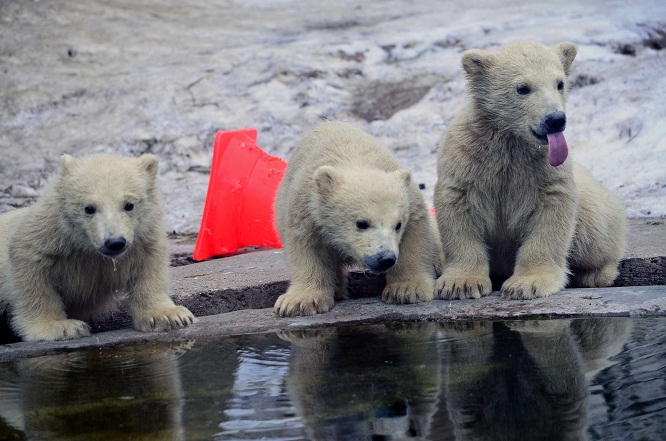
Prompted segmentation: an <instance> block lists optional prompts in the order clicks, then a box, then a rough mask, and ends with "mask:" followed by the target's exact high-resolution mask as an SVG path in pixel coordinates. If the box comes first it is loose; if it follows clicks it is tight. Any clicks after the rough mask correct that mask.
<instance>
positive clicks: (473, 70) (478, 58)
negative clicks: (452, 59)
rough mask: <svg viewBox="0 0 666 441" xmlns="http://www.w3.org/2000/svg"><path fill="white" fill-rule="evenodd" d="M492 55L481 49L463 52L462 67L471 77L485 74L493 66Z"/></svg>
mask: <svg viewBox="0 0 666 441" xmlns="http://www.w3.org/2000/svg"><path fill="white" fill-rule="evenodd" d="M492 57H493V56H492V54H491V53H490V52H487V51H482V50H481V49H470V50H467V51H465V52H463V56H462V66H463V69H465V73H466V74H467V75H468V76H470V77H475V76H477V75H480V74H483V73H484V72H485V71H486V70H487V69H488V68H489V67H490V66H492V64H493V59H492Z"/></svg>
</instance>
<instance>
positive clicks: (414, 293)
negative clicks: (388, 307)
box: [382, 206, 439, 304]
mask: <svg viewBox="0 0 666 441" xmlns="http://www.w3.org/2000/svg"><path fill="white" fill-rule="evenodd" d="M423 211H424V213H425V206H424V207H423ZM425 216H430V214H425ZM432 233H433V230H432V229H431V228H430V224H429V219H427V218H425V217H421V218H413V219H410V220H409V222H408V223H407V226H406V227H405V232H404V234H403V236H402V239H401V241H400V250H399V254H398V263H397V264H396V266H395V267H394V268H392V269H390V270H389V271H388V272H387V273H386V287H385V288H384V291H383V292H382V301H384V302H386V303H394V304H405V303H419V302H429V301H431V300H432V299H433V298H434V297H435V294H434V288H435V274H434V268H435V267H436V262H435V258H436V252H435V250H434V249H433V245H434V244H438V243H439V241H438V240H437V238H436V237H433V235H432Z"/></svg>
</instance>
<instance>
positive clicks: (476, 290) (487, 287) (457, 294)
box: [435, 273, 492, 300]
mask: <svg viewBox="0 0 666 441" xmlns="http://www.w3.org/2000/svg"><path fill="white" fill-rule="evenodd" d="M491 291H492V283H491V282H490V277H488V276H485V277H477V276H456V275H453V276H451V275H448V274H447V273H444V274H443V275H442V276H441V277H440V278H439V279H437V282H436V283H435V296H436V298H438V299H443V300H456V299H478V298H480V297H483V296H487V295H488V294H490V292H491Z"/></svg>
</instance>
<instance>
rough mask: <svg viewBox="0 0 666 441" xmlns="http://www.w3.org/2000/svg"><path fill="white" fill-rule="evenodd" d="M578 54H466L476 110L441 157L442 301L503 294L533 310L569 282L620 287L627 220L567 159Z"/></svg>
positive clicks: (560, 49)
mask: <svg viewBox="0 0 666 441" xmlns="http://www.w3.org/2000/svg"><path fill="white" fill-rule="evenodd" d="M576 52H577V50H576V46H575V45H574V44H573V43H568V42H562V43H559V44H556V45H554V46H544V45H541V44H538V43H533V42H519V43H513V44H509V45H506V46H505V47H503V48H501V49H500V50H498V51H495V52H487V51H482V50H478V49H472V50H468V51H466V52H465V53H464V54H463V57H462V65H463V69H464V71H465V76H466V79H467V82H468V86H469V87H468V96H467V100H466V103H465V105H464V107H463V109H462V111H461V112H460V113H459V114H458V115H457V117H456V118H455V119H454V120H453V122H452V123H451V125H450V126H449V128H448V131H447V134H446V136H445V137H444V139H443V141H442V143H441V145H440V146H439V152H438V168H437V172H438V181H437V184H436V186H435V195H434V202H435V208H436V209H437V223H438V225H439V230H440V234H441V238H442V245H443V249H444V257H445V268H444V273H443V274H442V275H441V277H439V279H438V280H437V282H436V287H435V293H436V296H437V297H438V298H443V299H458V298H478V297H480V296H485V295H487V294H489V293H490V292H491V290H492V286H493V282H494V283H495V284H496V286H497V287H498V288H499V287H500V284H501V292H502V296H503V297H505V298H511V299H531V298H535V297H545V296H549V295H551V294H553V293H556V292H558V291H560V290H561V289H562V288H564V287H565V285H566V284H567V282H568V281H569V278H570V277H571V282H573V283H572V284H573V285H576V286H580V287H598V286H609V285H611V284H612V283H613V281H614V280H615V278H616V277H617V275H618V270H617V266H618V263H619V260H620V258H621V257H622V254H623V252H624V246H625V232H626V218H625V214H624V208H623V206H622V204H621V203H620V202H619V200H618V199H617V198H616V197H614V196H613V195H612V194H611V193H610V192H609V191H608V190H606V189H605V188H603V187H602V186H601V185H600V184H599V183H598V182H597V181H596V180H595V179H594V178H592V176H591V175H590V174H589V173H588V172H587V171H586V170H585V169H583V168H582V167H581V166H580V165H578V164H575V163H574V162H573V161H572V160H571V159H567V156H568V146H567V142H566V140H565V137H564V134H563V132H564V129H565V126H566V114H565V111H564V103H565V100H566V97H567V89H568V84H567V83H568V80H567V77H568V76H569V74H570V73H571V64H572V62H573V60H574V58H575V57H576ZM491 280H492V282H491Z"/></svg>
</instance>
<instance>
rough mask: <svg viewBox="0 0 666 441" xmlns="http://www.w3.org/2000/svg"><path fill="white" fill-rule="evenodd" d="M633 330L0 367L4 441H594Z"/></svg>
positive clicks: (267, 338) (365, 341)
mask: <svg viewBox="0 0 666 441" xmlns="http://www.w3.org/2000/svg"><path fill="white" fill-rule="evenodd" d="M631 323H632V322H631V319H628V318H612V319H611V318H606V319H575V320H545V321H514V322H494V323H493V322H442V323H437V322H401V323H386V324H373V325H362V326H350V327H335V328H334V327H330V328H321V329H313V330H300V331H290V332H280V333H279V335H278V336H276V335H275V334H261V335H252V336H245V337H232V338H222V339H210V340H206V339H204V340H202V341H197V342H196V343H195V344H192V343H190V342H185V343H173V344H147V345H145V344H144V345H138V346H132V347H125V348H102V349H99V350H94V351H87V352H71V353H66V354H60V355H48V356H43V357H35V358H26V359H19V360H16V361H14V362H9V363H2V364H0V439H59V440H65V439H86V440H89V439H120V438H122V439H130V437H131V439H146V440H148V439H150V440H153V439H160V440H163V439H164V440H180V439H211V438H214V439H218V440H222V439H256V438H262V437H265V438H271V437H272V438H273V439H308V440H336V441H344V440H401V439H411V440H413V439H417V440H449V439H456V440H484V439H488V440H491V439H492V440H509V439H525V440H533V439H534V440H536V439H585V438H586V436H587V432H588V428H587V419H588V416H587V408H588V407H590V406H589V405H588V401H589V397H588V390H589V387H590V384H591V381H592V379H593V378H594V377H595V376H596V374H597V372H599V371H600V370H602V369H604V368H605V367H607V366H609V365H610V364H611V362H610V361H609V357H611V356H613V355H615V354H618V353H620V352H621V351H622V348H623V347H624V344H625V341H627V339H628V336H629V334H630V331H631ZM641 329H642V328H641ZM639 331H640V329H637V330H636V333H635V335H638V334H639ZM270 354H278V355H279V356H278V355H275V357H270V356H269V355H270ZM276 357H277V358H276ZM276 360H278V361H279V362H277V361H276Z"/></svg>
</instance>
